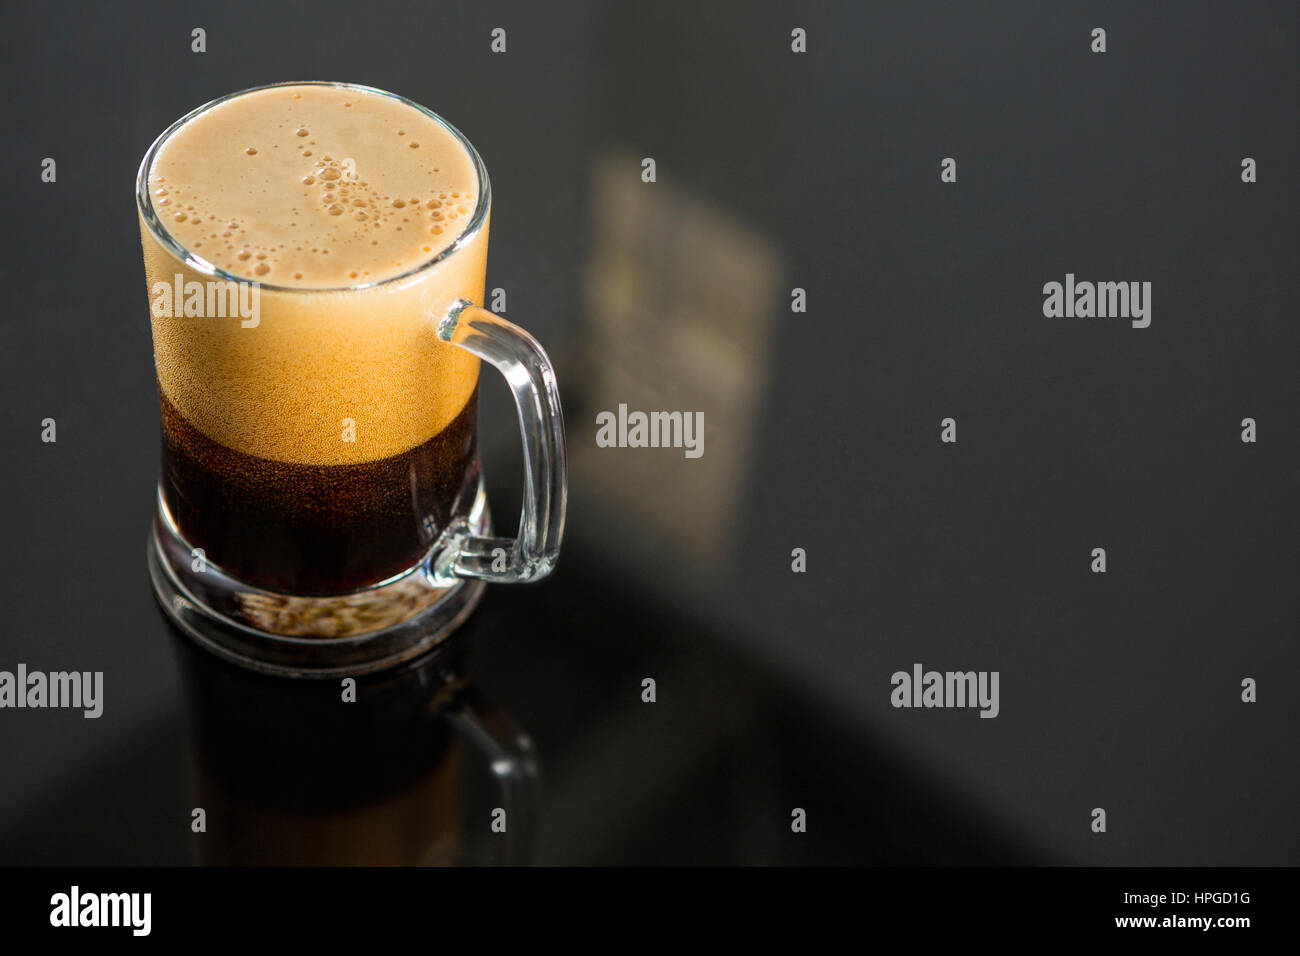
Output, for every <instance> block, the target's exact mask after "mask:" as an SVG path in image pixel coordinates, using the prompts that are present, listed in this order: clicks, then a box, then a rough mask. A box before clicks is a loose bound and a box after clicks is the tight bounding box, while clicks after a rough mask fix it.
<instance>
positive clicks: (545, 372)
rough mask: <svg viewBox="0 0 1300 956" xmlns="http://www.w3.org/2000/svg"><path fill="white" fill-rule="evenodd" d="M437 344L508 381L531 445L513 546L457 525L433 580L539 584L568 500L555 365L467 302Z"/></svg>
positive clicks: (534, 344)
mask: <svg viewBox="0 0 1300 956" xmlns="http://www.w3.org/2000/svg"><path fill="white" fill-rule="evenodd" d="M438 338H440V339H441V340H442V341H444V342H447V343H449V344H451V345H455V346H457V347H459V348H462V349H464V350H465V351H467V352H471V353H473V354H474V355H477V356H478V357H479V358H481V359H483V360H484V361H485V362H488V363H490V364H492V365H494V366H496V368H497V370H498V371H500V372H501V374H502V375H504V376H505V378H506V382H507V384H508V385H509V386H510V391H511V392H512V393H513V394H514V397H515V407H516V408H517V409H518V410H519V431H520V434H521V435H522V437H523V442H524V501H523V511H522V513H521V514H520V516H519V533H518V535H517V536H516V537H515V538H514V539H513V540H512V539H510V538H491V537H485V536H482V535H475V534H473V533H471V531H470V529H469V523H468V521H467V520H465V519H462V520H461V521H460V522H459V523H458V524H456V525H453V526H452V528H451V529H450V532H451V533H450V537H449V539H448V542H447V546H446V547H445V548H443V549H442V552H441V554H440V555H439V556H438V558H437V560H436V561H435V562H434V567H433V571H434V575H435V577H436V578H437V579H438V580H442V581H452V580H454V579H456V578H480V579H481V580H484V581H493V582H497V583H517V582H521V581H537V580H540V579H541V578H544V577H546V575H548V574H550V573H551V570H552V569H553V568H554V567H555V562H556V559H557V558H558V557H559V554H560V539H561V538H562V537H563V535H564V508H565V499H566V497H567V494H568V464H567V462H566V460H565V452H564V415H563V413H562V412H561V410H560V390H559V387H558V386H557V385H556V381H555V371H554V370H553V369H552V368H551V360H550V358H549V357H548V356H547V354H546V351H545V350H544V349H543V348H542V346H541V345H540V344H539V343H538V341H537V340H536V339H534V338H533V337H532V336H531V335H529V334H528V333H527V332H525V331H524V330H523V329H521V328H519V327H518V326H517V325H514V324H512V323H510V322H507V321H506V320H505V319H503V318H501V317H500V316H499V315H495V314H494V313H492V312H489V311H488V310H487V309H483V308H480V307H478V306H476V305H475V304H474V303H472V302H470V301H469V300H468V299H457V300H456V301H455V303H453V305H452V308H451V311H450V312H448V313H447V316H446V317H445V318H444V319H443V320H442V321H441V322H440V323H439V324H438Z"/></svg>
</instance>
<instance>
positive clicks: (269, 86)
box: [135, 80, 492, 295]
mask: <svg viewBox="0 0 1300 956" xmlns="http://www.w3.org/2000/svg"><path fill="white" fill-rule="evenodd" d="M282 86H332V87H335V88H337V89H345V90H356V91H357V92H358V93H365V94H373V95H377V96H384V97H387V98H389V99H391V100H396V101H397V102H399V103H403V104H405V105H406V106H410V107H412V108H414V109H416V110H418V111H419V112H421V113H423V114H424V115H425V116H427V117H429V118H430V119H432V120H433V121H434V122H435V123H438V124H439V125H440V126H442V127H443V128H444V129H445V130H446V131H447V132H449V133H450V134H451V135H452V136H453V137H454V138H455V139H456V141H457V142H458V143H460V145H461V147H462V148H463V149H464V150H465V152H466V153H468V154H469V156H470V158H471V159H472V160H473V162H474V173H475V176H476V177H477V178H478V199H477V201H476V203H475V206H474V214H473V215H472V216H470V218H469V222H468V223H466V225H465V228H464V229H463V230H462V231H461V233H460V235H458V236H457V237H456V239H455V241H454V242H452V243H451V244H450V245H448V246H447V247H446V248H444V249H443V250H442V251H441V252H439V253H438V254H437V255H436V256H434V257H433V258H432V259H429V260H428V261H426V262H422V263H420V264H419V265H417V266H414V267H412V268H410V269H407V270H406V271H405V272H401V273H398V274H397V275H395V276H389V277H388V278H386V279H376V280H375V281H373V282H363V283H358V284H356V285H342V286H290V285H276V284H273V283H269V282H260V281H259V280H257V279H254V278H252V277H251V276H241V275H237V274H236V273H233V272H229V271H227V270H225V269H222V268H220V267H218V266H217V265H215V264H214V263H211V262H209V261H208V260H207V259H204V258H203V257H202V256H200V255H199V254H198V253H196V252H193V251H191V250H189V249H187V248H186V247H185V245H184V244H183V243H181V242H180V241H179V240H178V239H177V238H176V237H175V236H173V235H172V234H171V232H169V231H168V229H167V227H166V225H164V224H163V222H162V219H161V217H160V216H159V215H158V212H157V210H156V209H155V208H154V204H153V197H152V196H151V195H150V192H149V174H150V172H151V171H152V169H153V164H154V161H155V160H156V159H157V158H158V152H159V150H161V149H162V147H163V145H164V144H165V143H166V142H167V141H168V140H169V139H170V138H171V137H172V136H173V135H174V134H175V133H176V132H178V131H179V130H180V129H181V128H182V127H184V126H185V125H186V124H187V123H189V122H190V121H191V120H193V119H196V118H197V117H199V116H201V115H203V114H204V113H206V112H208V111H209V110H211V109H213V108H215V107H217V106H220V105H221V104H223V103H226V102H228V101H230V100H233V99H235V98H236V97H240V96H246V95H248V94H250V93H258V92H261V91H262V90H273V89H277V88H278V87H282ZM135 201H136V207H137V208H138V209H139V212H140V216H141V219H142V220H143V221H144V223H145V225H147V226H148V227H149V232H150V233H151V234H152V235H153V237H154V239H156V240H157V241H158V243H159V244H160V245H161V246H162V247H163V248H164V249H166V250H167V251H168V252H170V253H172V255H174V256H176V258H178V259H180V260H181V262H182V263H184V264H185V265H186V266H188V267H190V268H191V269H193V270H194V271H195V272H198V273H200V274H202V275H208V276H215V277H217V278H219V279H223V280H226V281H229V282H245V283H252V284H253V285H256V286H257V287H258V288H259V289H261V290H263V291H270V292H288V293H299V294H307V295H315V294H319V293H324V292H358V291H361V290H364V289H374V288H378V287H380V286H386V285H391V284H393V283H397V282H402V281H405V280H407V279H410V278H412V277H414V276H418V275H420V274H421V273H423V272H425V271H426V270H428V269H431V268H433V267H434V266H436V265H438V264H439V263H440V262H442V261H444V260H445V259H448V258H450V257H451V256H452V255H454V254H455V253H456V252H457V251H458V250H460V249H461V248H463V247H464V246H466V245H468V244H469V243H470V242H471V241H472V240H473V239H474V237H475V236H477V235H478V233H479V232H480V230H482V228H483V225H484V223H485V222H487V216H488V210H489V209H490V208H491V205H492V184H491V182H490V180H489V179H488V173H487V167H486V166H485V165H484V164H483V157H481V156H480V155H479V154H478V150H476V149H475V148H474V144H473V143H471V142H470V141H469V140H468V139H467V138H466V137H465V134H464V133H462V132H461V131H460V130H458V129H457V128H456V127H455V126H453V125H452V124H451V123H449V122H447V120H445V119H443V118H442V117H441V116H439V115H438V114H437V113H435V112H433V110H431V109H428V108H427V107H424V106H421V105H420V104H419V103H416V102H415V101H414V100H409V99H407V98H406V97H405V96H401V95H399V94H397V93H390V92H388V91H387V90H381V89H379V88H378V87H374V86H365V85H363V84H360V83H343V82H339V81H335V80H286V81H283V82H280V83H264V84H262V85H261V86H250V87H248V88H247V89H243V90H238V91H237V92H234V93H227V94H226V95H225V96H220V97H217V98H216V99H215V100H209V101H208V102H207V103H204V104H203V105H202V106H199V107H196V108H195V109H192V110H190V111H189V112H188V113H186V114H185V115H184V116H182V117H181V118H180V119H178V120H176V121H175V122H174V123H172V124H171V125H170V126H168V127H167V128H166V129H165V130H163V132H162V133H161V134H160V135H159V136H158V138H157V139H155V140H154V141H153V145H151V146H150V147H149V149H148V151H147V152H146V153H145V154H144V159H142V160H141V161H140V170H139V172H138V173H137V174H136V182H135Z"/></svg>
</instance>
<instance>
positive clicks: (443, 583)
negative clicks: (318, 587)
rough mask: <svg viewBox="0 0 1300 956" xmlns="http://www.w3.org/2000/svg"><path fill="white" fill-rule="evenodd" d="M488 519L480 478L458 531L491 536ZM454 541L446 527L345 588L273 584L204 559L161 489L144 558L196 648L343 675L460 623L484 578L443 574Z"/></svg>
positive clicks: (257, 666) (289, 669) (288, 670)
mask: <svg viewBox="0 0 1300 956" xmlns="http://www.w3.org/2000/svg"><path fill="white" fill-rule="evenodd" d="M491 525H492V519H491V515H490V514H489V512H488V507H487V496H486V494H485V492H484V490H483V484H482V481H481V480H480V482H479V488H478V493H477V494H476V495H475V498H474V504H473V506H472V508H471V509H470V513H469V515H468V518H467V523H466V525H465V526H463V528H462V529H461V530H467V531H468V532H469V533H470V534H473V535H490V534H491ZM455 547H456V539H455V538H453V537H452V536H451V535H450V534H448V533H444V534H443V536H442V537H441V538H439V540H438V541H437V542H436V543H435V544H434V545H433V546H432V547H431V548H430V549H429V550H428V551H427V552H426V553H425V555H424V556H423V557H422V558H421V559H420V560H419V561H418V562H417V563H416V564H415V565H413V566H412V567H410V568H408V569H407V570H405V571H402V572H400V573H399V574H396V575H394V576H393V577H390V578H388V579H387V580H385V581H381V582H380V583H378V584H375V585H372V586H371V587H368V588H363V589H361V590H358V591H352V592H349V593H347V594H339V595H330V596H326V597H303V596H298V595H291V594H284V593H281V592H277V591H268V590H265V589H262V588H258V587H255V586H252V585H249V584H246V583H244V582H242V581H239V580H238V579H236V578H234V577H232V576H230V575H228V574H226V573H225V572H224V571H222V570H221V569H220V568H219V567H216V566H215V565H213V564H211V563H208V562H206V561H205V560H203V559H201V558H200V557H199V556H198V554H197V553H196V550H195V548H194V546H193V545H191V544H190V543H189V542H188V541H186V540H185V538H184V536H183V535H182V534H181V532H180V529H179V528H177V526H176V523H175V522H174V521H173V519H172V516H171V513H170V511H169V510H168V508H167V504H166V502H165V501H164V499H163V496H162V492H161V489H160V490H159V493H158V507H157V510H156V512H155V515H154V523H153V528H152V530H151V532H150V534H149V543H148V556H147V557H148V564H149V577H150V580H151V581H152V582H153V589H154V594H155V595H157V598H158V602H159V604H161V605H162V608H163V611H164V612H166V614H167V616H168V617H169V618H170V619H171V620H172V622H173V623H175V624H176V626H177V627H178V628H179V629H180V631H181V632H182V633H184V634H185V635H186V636H188V637H189V638H191V639H192V640H194V641H195V642H196V643H198V644H199V645H200V646H202V647H204V648H206V649H207V650H209V651H211V652H212V653H214V654H216V655H218V656H219V657H222V658H224V659H225V660H228V661H230V662H231V663H234V664H238V665H240V666H243V667H246V668H249V669H251V670H255V671H259V672H262V673H266V674H275V675H278V676H283V677H342V676H347V675H360V674H368V673H372V672H375V671H379V670H383V669H385V668H389V667H393V666H395V665H397V664H401V663H403V662H405V661H409V660H413V659H414V658H416V657H419V656H421V655H423V654H425V653H427V652H428V651H429V650H430V649H432V648H433V647H435V646H436V645H438V644H440V643H441V642H442V641H444V640H445V639H446V638H447V637H449V636H450V635H451V634H452V633H453V632H454V631H455V630H456V629H457V628H458V627H460V625H461V624H462V623H464V621H465V619H466V618H468V617H469V615H470V614H471V613H472V612H473V610H474V608H476V607H477V606H478V603H479V601H481V600H482V598H483V592H484V589H485V588H486V584H485V583H484V582H483V581H482V580H478V579H475V578H455V577H450V576H448V575H447V574H445V573H444V572H440V571H439V568H440V566H441V565H443V564H445V563H446V557H447V555H446V554H444V552H447V551H448V550H449V549H450V548H455ZM440 559H442V560H441V561H440ZM200 568H202V570H200Z"/></svg>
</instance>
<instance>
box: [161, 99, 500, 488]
mask: <svg viewBox="0 0 1300 956" xmlns="http://www.w3.org/2000/svg"><path fill="white" fill-rule="evenodd" d="M148 187H149V190H150V197H151V201H152V202H153V204H154V211H155V213H156V215H157V217H158V220H159V222H160V223H161V224H162V227H163V228H164V229H165V230H166V232H168V233H170V235H171V237H172V238H173V239H174V240H175V241H176V242H178V243H179V244H180V245H181V246H183V247H184V248H185V249H187V250H188V251H189V252H190V253H191V254H193V255H195V256H197V257H199V258H202V259H204V260H206V261H207V262H209V263H211V264H212V265H214V266H216V267H217V268H218V269H220V270H222V271H224V272H227V273H230V274H232V275H235V276H238V277H244V278H247V279H250V280H254V281H257V282H259V283H268V284H271V285H273V286H274V287H275V288H270V289H262V290H261V291H260V301H259V311H260V315H259V317H258V321H257V323H256V325H250V324H249V323H243V322H241V321H240V320H239V318H238V317H235V318H216V317H207V316H205V317H195V316H188V317H186V316H184V315H176V314H172V315H165V314H164V315H159V314H158V311H159V310H156V309H155V310H153V311H154V314H153V319H152V324H153V336H154V352H155V359H156V367H157V372H158V381H159V384H160V386H161V388H162V390H163V392H164V393H165V394H166V396H167V397H168V399H169V400H170V401H171V402H172V404H173V405H175V406H176V408H177V410H178V411H179V412H180V413H181V414H182V415H184V416H185V417H186V419H187V420H189V421H190V422H191V424H193V425H194V426H195V427H196V428H198V429H199V430H200V431H201V432H203V433H204V434H205V435H207V436H208V437H209V438H212V439H213V440H215V441H218V442H220V443H221V444H224V445H226V446H227V447H230V448H233V449H235V450H237V451H242V452H245V453H247V454H254V455H258V456H260V457H264V458H270V459H273V460H279V461H290V462H297V463H305V464H347V463H354V462H359V461H370V460H375V459H377V458H382V457H387V456H389V455H394V454H398V453H400V452H403V451H406V450H409V449H410V448H412V447H414V446H416V445H418V444H420V443H421V442H424V441H427V440H428V439H429V438H431V437H433V435H435V434H437V432H438V431H440V430H441V429H442V428H443V427H445V426H446V425H447V423H449V422H450V421H451V420H452V419H453V418H454V417H455V416H456V414H457V413H458V412H459V411H460V410H461V409H462V408H463V407H464V405H465V402H466V401H467V400H468V398H469V396H470V394H471V393H472V391H473V389H474V387H475V385H476V384H477V381H478V360H477V359H475V358H474V357H473V356H471V355H469V354H468V353H466V352H463V351H461V350H458V349H455V348H454V347H452V346H448V345H446V344H445V343H443V342H441V341H440V340H438V338H437V336H436V326H437V322H438V320H439V319H440V318H441V317H442V316H443V315H445V313H446V311H447V309H448V308H449V307H450V305H451V303H452V302H453V301H454V300H455V299H456V298H461V297H463V298H468V299H470V300H471V301H474V302H481V301H482V297H483V279H484V271H485V266H486V249H487V231H488V229H487V221H486V219H485V220H484V221H483V224H482V226H481V228H479V229H478V230H477V231H476V232H474V233H472V234H471V235H465V236H463V237H462V233H464V232H465V231H466V229H467V227H468V226H469V225H470V222H471V219H472V217H473V214H474V211H475V209H476V204H477V202H478V191H479V189H480V184H479V182H478V176H477V166H476V163H475V160H474V157H473V156H472V155H471V154H470V153H469V152H468V151H467V150H466V148H465V146H464V145H463V144H462V143H461V142H460V141H459V140H458V139H457V138H456V136H455V135H454V134H453V133H452V132H451V131H449V130H448V129H447V128H445V127H444V126H443V125H442V124H440V123H439V122H438V121H437V120H435V119H433V118H431V117H429V116H428V115H426V114H425V113H423V112H421V111H420V110H418V109H416V108H414V107H412V106H410V105H408V104H406V103H404V102H402V101H400V100H396V99H393V98H391V97H388V96H383V95H379V94H376V93H368V92H364V91H358V90H356V89H353V88H347V87H334V86H319V85H289V86H280V87H274V88H271V89H265V90H258V91H254V92H251V93H247V94H244V95H241V96H238V97H235V98H233V99H230V100H227V101H225V102H223V103H221V104H219V105H217V106H214V107H212V108H210V109H208V110H206V111H205V112H203V113H201V114H199V115H198V116H197V117H195V118H193V119H191V120H190V121H189V122H188V123H186V124H185V125H184V126H182V127H181V128H180V129H179V130H177V131H175V132H174V133H173V134H172V135H171V136H170V137H169V138H168V140H167V141H166V142H164V143H163V144H162V145H161V147H160V148H159V150H158V152H157V154H156V156H155V159H154V161H153V163H152V165H151V167H150V169H149V172H148ZM141 232H142V236H143V241H144V248H145V268H146V273H147V276H148V281H149V287H150V298H151V300H153V299H154V298H155V297H156V296H157V295H159V294H160V290H161V287H162V285H163V284H165V285H167V286H169V287H171V288H175V277H176V276H177V275H180V276H181V277H182V284H184V283H188V282H199V283H205V282H207V281H208V279H209V278H210V277H208V276H206V275H203V274H201V273H199V272H198V271H196V270H193V269H191V268H190V267H189V266H187V265H185V264H184V263H183V262H181V260H180V259H178V258H177V257H176V255H174V254H173V252H172V251H171V250H170V249H169V248H168V246H167V244H166V243H164V242H160V241H159V239H158V237H156V236H154V235H153V233H152V231H151V230H150V228H149V226H148V224H147V223H146V222H145V221H144V220H143V218H142V222H141ZM458 237H461V239H462V244H461V246H460V247H459V248H457V249H456V250H455V251H454V252H452V253H450V254H449V255H447V256H446V257H444V258H442V259H441V260H439V261H437V262H434V261H433V260H435V259H437V258H438V256H439V254H440V253H442V252H443V251H444V250H445V249H446V248H447V247H448V246H450V245H451V244H452V243H453V242H455V241H456V240H457V239H458ZM430 263H432V264H430ZM422 266H423V268H421V267H422ZM412 270H419V271H415V272H414V273H412ZM367 284H373V285H371V286H370V287H368V288H367V287H363V288H347V287H350V286H359V285H360V286H365V285H367ZM172 311H173V312H175V311H176V310H175V309H173V310H172ZM349 422H350V423H352V424H351V426H349V424H348V423H349Z"/></svg>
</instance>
